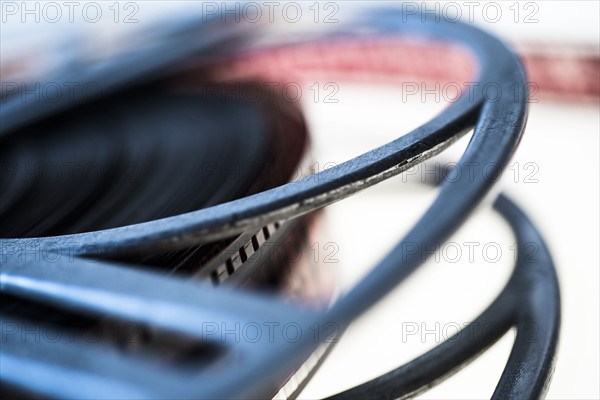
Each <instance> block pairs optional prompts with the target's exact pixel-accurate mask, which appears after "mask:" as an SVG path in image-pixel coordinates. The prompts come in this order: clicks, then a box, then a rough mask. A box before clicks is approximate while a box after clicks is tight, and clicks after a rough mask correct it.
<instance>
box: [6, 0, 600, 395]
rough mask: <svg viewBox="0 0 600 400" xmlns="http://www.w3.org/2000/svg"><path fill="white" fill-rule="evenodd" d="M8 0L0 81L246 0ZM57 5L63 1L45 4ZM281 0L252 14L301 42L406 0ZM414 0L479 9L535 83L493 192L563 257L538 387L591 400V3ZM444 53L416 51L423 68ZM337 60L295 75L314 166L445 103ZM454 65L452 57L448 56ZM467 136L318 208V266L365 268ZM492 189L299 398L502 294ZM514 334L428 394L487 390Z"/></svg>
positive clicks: (596, 122)
mask: <svg viewBox="0 0 600 400" xmlns="http://www.w3.org/2000/svg"><path fill="white" fill-rule="evenodd" d="M1 3H2V4H1V7H2V23H1V24H0V67H1V68H2V69H1V73H0V74H1V79H2V84H3V85H5V84H6V83H7V82H10V81H14V80H17V79H20V78H21V77H24V76H26V77H35V76H48V74H54V73H56V71H60V70H63V69H65V68H67V67H68V66H70V67H73V66H77V65H79V64H81V63H82V62H83V63H94V62H98V60H102V59H105V58H110V57H111V56H112V55H114V54H116V53H119V52H124V51H125V52H126V51H127V49H128V48H131V47H134V48H135V47H136V46H145V45H148V43H149V42H152V41H153V40H160V38H161V35H164V34H165V32H168V30H169V29H171V27H172V26H173V25H176V24H177V23H179V22H181V21H186V20H190V19H192V18H194V17H198V16H200V15H202V13H203V12H204V13H206V12H207V11H211V10H213V8H212V7H213V6H216V7H225V6H224V5H223V4H228V7H231V9H233V10H235V9H236V4H238V5H239V4H240V3H236V2H226V3H222V2H188V1H180V2H178V1H171V2H167V1H135V2H127V1H124V2H114V3H113V2H97V3H95V4H97V5H98V7H96V6H86V4H88V5H89V3H93V2H73V3H77V8H74V9H73V10H70V9H69V8H68V7H67V6H65V5H64V4H63V3H62V2H57V3H55V2H28V3H22V2H9V1H2V2H1ZM50 3H55V4H57V6H56V7H55V8H53V7H54V6H48V4H50ZM276 3H278V7H279V8H277V9H275V10H274V12H273V19H272V20H271V19H267V18H266V16H265V15H263V17H262V18H260V19H261V21H260V25H261V26H262V29H264V31H265V35H264V39H263V40H262V41H263V42H265V43H269V42H278V41H282V42H285V41H288V40H289V41H293V40H299V39H303V38H306V37H310V36H311V35H316V34H319V33H320V32H324V31H329V30H332V29H334V30H335V29H341V30H350V31H351V30H352V27H353V21H356V20H357V18H358V19H360V18H361V16H363V15H366V13H367V12H368V11H369V10H370V9H374V8H377V7H402V5H401V4H400V3H398V2H393V1H389V2H379V3H377V2H368V3H367V2H361V1H352V2H327V1H324V2H313V1H310V2H308V1H307V2H297V3H295V4H298V6H299V9H300V10H301V14H300V17H299V18H298V14H286V13H283V12H281V11H279V10H284V9H285V10H287V11H289V12H292V11H294V10H296V8H295V6H293V7H294V9H293V10H292V9H286V4H288V3H290V2H276ZM409 3H410V2H409ZM36 4H37V6H36ZM258 4H261V3H260V2H258ZM404 4H407V3H404ZM411 4H413V5H415V6H416V7H419V8H421V9H426V10H434V11H437V12H441V13H447V14H448V15H452V17H454V16H456V17H457V18H460V20H462V21H464V22H472V23H474V24H476V25H478V26H479V27H481V28H482V29H485V30H487V31H489V32H492V33H494V34H495V35H497V36H499V37H500V38H502V39H504V40H505V41H507V42H508V43H509V44H510V45H511V46H513V47H514V48H515V49H516V51H518V52H519V53H520V54H522V55H523V56H524V58H525V64H526V65H528V67H529V68H530V71H529V72H530V80H531V81H532V82H533V83H534V84H536V85H538V86H536V87H538V88H541V90H539V91H537V92H536V93H532V102H531V103H530V109H529V120H528V125H527V129H526V132H525V136H524V138H523V140H522V142H521V145H520V147H519V148H518V151H517V152H516V154H515V156H514V158H513V160H512V161H511V164H510V167H509V168H508V169H507V170H506V171H505V173H504V174H503V175H502V178H501V181H500V182H499V184H498V190H502V191H504V192H506V193H507V194H508V195H510V197H512V198H513V199H515V200H516V201H517V202H518V204H519V205H520V206H521V207H522V208H523V209H524V210H525V211H526V212H527V213H528V214H529V216H530V217H531V218H532V219H533V221H534V222H535V224H536V225H537V226H538V228H539V229H540V230H541V232H542V234H543V235H544V237H545V239H546V241H547V243H548V244H549V247H550V249H551V252H552V254H553V257H554V260H555V264H556V268H557V270H558V275H559V279H560V284H561V291H562V293H561V295H562V305H563V309H562V313H563V314H562V330H561V337H560V343H559V351H558V358H557V363H556V371H555V373H554V379H553V381H552V384H551V386H550V389H549V392H548V396H547V397H548V398H551V399H563V398H577V399H597V398H600V387H599V381H598V376H600V348H599V342H600V317H599V316H600V297H599V293H600V274H599V266H600V262H599V246H598V243H599V242H600V240H599V239H600V238H599V236H600V235H599V220H600V219H599V185H600V183H599V182H600V177H599V175H600V166H599V148H600V144H599V132H600V108H599V102H600V99H599V97H598V96H599V94H598V82H599V80H600V76H598V73H599V72H598V71H599V69H598V62H599V59H600V54H599V53H600V50H599V49H600V21H599V18H600V17H599V15H600V6H599V4H600V3H599V2H597V1H532V2H512V1H497V2H439V1H436V2H433V1H428V2H415V3H411ZM261 5H262V4H261ZM24 7H29V8H27V9H25V8H24ZM86 7H87V8H86ZM84 9H85V10H86V11H85V14H83V13H82V10H84ZM56 10H58V11H56ZM98 10H100V11H99V14H98ZM456 10H460V11H456ZM25 11H29V14H27V12H25ZM70 11H72V13H71V14H70ZM287 11H286V12H287ZM57 12H59V13H60V17H59V16H58V15H59V14H58V13H57ZM459 14H460V15H459ZM246 19H250V18H246ZM265 20H266V21H265ZM241 22H244V21H241ZM245 22H249V21H245ZM250 22H251V21H250ZM332 51H335V49H333V50H332ZM365 54H366V53H365ZM398 57H400V58H401V57H402V55H401V54H399V55H398ZM357 59H360V57H357ZM354 60H355V61H356V59H354ZM540 60H541V61H540ZM280 62H281V63H283V64H285V62H287V61H285V60H280ZM302 62H306V60H301V62H300V61H297V60H296V64H294V62H291V64H292V65H287V66H285V65H284V66H281V68H274V69H276V70H279V72H281V71H284V72H285V71H288V70H289V69H293V68H297V65H298V64H302ZM315 62H316V64H314V63H313V64H312V65H313V67H315V65H317V67H319V65H318V60H316V61H315ZM437 62H438V61H437V60H436V59H432V58H428V59H424V60H423V63H424V65H431V64H436V63H437ZM309 64H310V62H309ZM444 67H445V66H442V71H443V70H445V68H444ZM286 68H287V69H286ZM340 68H341V67H339V65H337V64H335V65H324V66H323V65H321V68H320V69H319V68H316V69H315V68H313V70H312V71H311V73H306V71H304V73H298V75H297V76H296V77H294V79H296V80H297V82H299V84H301V86H302V88H303V92H302V93H303V94H304V95H303V96H302V98H301V100H300V101H301V104H302V108H303V110H304V112H305V116H306V118H307V121H308V124H309V127H310V133H311V136H312V142H313V145H312V151H313V160H314V169H315V170H322V169H325V168H328V167H330V166H332V165H335V164H339V163H341V162H343V161H345V160H347V159H349V158H352V157H354V156H357V155H359V154H361V153H363V152H365V151H366V150H369V149H371V148H374V147H376V146H379V145H382V144H384V143H387V142H388V141H390V140H392V139H394V138H397V137H398V136H400V135H402V134H404V133H406V132H409V131H410V130H411V129H413V128H415V127H418V126H419V125H421V124H422V123H424V122H426V121H427V120H429V119H431V118H432V117H433V116H434V115H436V113H438V112H439V111H440V110H442V109H443V108H444V107H446V106H447V105H448V99H446V98H444V97H443V96H442V97H441V98H436V96H433V95H429V96H422V95H420V94H417V95H411V96H407V95H406V88H407V87H406V85H405V84H403V82H406V81H403V80H402V79H397V78H394V77H393V76H390V74H389V73H388V75H386V76H383V79H381V77H377V76H374V75H375V74H376V72H377V68H374V67H373V66H371V67H368V66H367V67H364V66H363V69H362V70H361V71H359V72H360V73H350V74H348V73H347V70H346V71H345V73H341V72H343V71H340V70H339V69H340ZM447 69H448V70H452V66H450V65H449V66H447ZM300 72H302V71H300ZM425 72H426V71H425ZM449 78H450V79H451V78H452V76H451V75H450V76H449ZM33 79H34V78H33ZM415 79H416V78H415ZM413 81H415V80H414V79H413ZM415 82H421V81H415ZM428 82H429V83H431V80H429V81H428ZM428 87H429V86H428ZM431 87H433V86H431ZM3 89H4V88H3ZM468 139H469V135H466V137H465V138H463V139H462V140H460V141H459V142H457V143H456V144H454V145H453V146H452V148H451V149H449V151H446V152H444V153H443V154H442V155H440V156H438V157H436V158H435V159H433V160H431V161H430V162H429V163H428V166H423V165H421V166H419V167H416V168H414V169H411V170H409V171H407V172H406V173H405V174H402V175H400V176H398V177H395V178H392V179H390V180H388V181H386V182H384V183H382V184H379V185H377V186H376V187H373V188H371V189H369V190H367V191H365V192H363V193H360V194H358V195H356V196H353V197H351V198H349V199H347V200H344V201H342V202H339V203H337V204H334V205H332V206H330V207H328V208H327V209H326V214H325V215H326V224H324V225H323V226H322V227H321V228H322V229H321V230H320V231H319V232H318V233H317V238H318V239H317V242H316V243H315V245H316V248H318V249H319V251H320V252H321V253H320V254H321V258H327V260H328V262H326V263H324V267H325V268H333V269H335V270H336V272H337V273H338V274H339V277H340V282H339V290H340V291H344V290H345V289H347V288H348V287H350V286H351V285H352V284H353V283H354V282H356V281H357V280H358V279H360V277H361V276H363V275H364V274H365V273H367V272H368V270H369V268H370V267H371V266H373V265H374V264H375V263H376V262H377V261H378V260H379V259H380V258H382V256H383V255H384V254H385V252H386V251H387V250H389V249H390V248H391V247H392V246H393V245H394V244H395V243H396V242H397V241H398V240H399V239H400V238H401V237H402V235H403V234H404V233H405V232H406V231H407V230H408V229H409V228H410V227H411V226H412V225H413V224H414V223H415V221H416V220H417V219H418V218H419V216H420V215H421V213H422V212H423V211H424V210H425V209H426V208H427V206H428V205H429V203H430V202H431V201H432V199H433V198H434V196H435V194H436V193H435V190H433V189H430V188H428V187H427V186H425V185H422V184H420V183H419V182H421V181H423V180H424V178H425V177H426V176H427V174H431V173H432V171H433V169H434V166H435V164H436V163H438V165H448V163H450V162H453V161H456V160H457V159H458V157H459V156H460V154H461V151H462V150H463V149H464V148H465V146H466V144H467V142H468ZM491 200H493V198H491V197H490V199H489V201H487V202H486V203H485V204H483V205H482V206H481V207H480V208H479V210H477V212H476V213H475V214H474V216H473V217H472V218H471V219H470V220H469V221H468V222H467V224H466V225H465V226H464V227H463V228H461V229H460V231H459V232H457V234H456V235H455V236H454V237H452V239H451V240H450V242H449V244H447V245H444V246H442V247H441V249H440V251H439V252H438V253H436V254H435V255H434V256H433V257H431V258H430V260H429V261H428V262H427V263H426V264H425V265H423V266H422V267H421V268H420V269H419V270H418V271H417V272H416V273H415V274H414V275H413V276H411V277H410V278H409V279H408V280H407V281H406V282H404V283H403V284H402V285H401V286H400V287H398V288H397V289H396V290H395V291H394V292H393V293H392V294H390V295H389V296H387V297H386V298H385V300H384V301H382V302H381V303H380V304H378V305H377V306H376V307H375V308H374V309H372V310H371V311H369V312H368V313H367V314H366V315H365V316H363V317H362V318H360V319H359V320H357V321H356V322H355V323H354V324H352V325H351V327H350V329H349V330H348V331H347V332H346V334H345V335H344V336H343V338H342V339H341V340H340V342H339V343H338V344H337V345H336V347H335V348H334V350H333V351H332V353H331V355H330V356H329V357H328V359H327V360H326V361H325V363H324V364H323V365H322V367H321V369H320V370H319V372H318V373H317V374H316V376H315V377H314V378H313V379H312V381H311V382H310V383H309V384H308V386H307V387H306V388H305V390H304V391H303V393H302V394H301V398H306V399H312V398H320V397H324V396H327V395H331V394H334V393H337V392H339V391H340V390H344V389H347V388H349V387H351V386H354V385H356V384H358V383H361V382H364V381H367V380H369V379H372V378H373V377H376V376H378V375H380V374H382V373H385V372H387V371H389V370H390V369H393V368H395V367H397V366H399V365H400V364H402V363H405V362H407V361H409V360H411V359H413V358H414V357H416V356H418V355H420V354H422V353H424V352H425V351H427V350H429V349H431V348H432V347H434V346H435V345H436V344H438V343H440V342H441V341H443V340H445V339H446V338H447V337H449V336H450V335H452V334H453V333H455V332H456V331H457V329H459V328H462V327H463V326H465V325H466V324H468V323H469V322H470V321H472V320H473V319H474V318H475V317H476V316H477V315H478V314H479V313H480V312H481V311H482V310H483V309H484V308H485V307H486V306H487V305H488V304H489V303H490V302H491V301H492V300H493V299H494V298H495V296H496V295H497V294H498V293H499V291H500V290H501V288H502V287H503V285H504V284H505V283H506V281H507V279H508V277H509V275H510V273H511V269H512V265H513V261H514V238H513V237H512V235H511V233H510V231H509V229H508V227H507V225H506V224H505V223H504V222H503V221H502V219H501V218H499V217H498V216H497V215H496V214H495V213H494V212H493V211H492V210H491V208H490V206H491ZM513 338H514V331H511V332H510V333H508V334H507V335H506V336H505V337H503V338H502V339H501V340H500V341H499V342H498V343H497V344H496V345H494V346H493V347H492V348H490V349H489V350H488V351H487V352H486V353H484V354H483V355H482V356H480V357H479V358H477V359H476V360H475V361H474V362H473V363H471V364H470V365H469V366H467V367H466V368H464V369H463V370H461V371H460V372H458V373H457V374H456V375H455V376H453V377H451V378H450V379H448V380H447V381H445V382H443V383H442V384H440V385H439V386H436V387H435V388H433V389H432V390H430V391H428V392H426V393H424V394H423V395H421V397H422V398H427V399H446V398H473V399H476V398H486V397H489V396H490V395H491V394H492V392H493V389H494V387H495V384H496V382H497V381H498V379H499V377H500V374H501V372H502V369H503V368H504V365H505V362H506V360H507V358H508V354H509V352H510V349H511V345H512V341H513Z"/></svg>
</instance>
